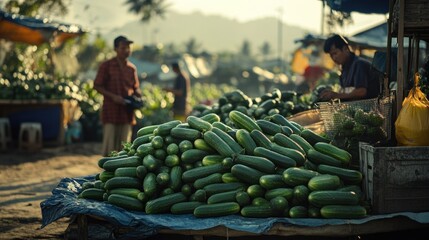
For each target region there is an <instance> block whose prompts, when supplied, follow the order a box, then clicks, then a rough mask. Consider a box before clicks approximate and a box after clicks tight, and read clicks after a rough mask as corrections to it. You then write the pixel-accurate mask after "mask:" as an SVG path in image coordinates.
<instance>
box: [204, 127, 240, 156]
mask: <svg viewBox="0 0 429 240" xmlns="http://www.w3.org/2000/svg"><path fill="white" fill-rule="evenodd" d="M204 141H206V143H207V144H208V145H210V147H212V148H214V149H215V150H216V151H217V152H218V153H219V154H220V155H222V156H224V157H231V156H232V155H234V154H235V152H234V151H233V150H232V148H231V147H230V146H229V145H228V144H227V143H226V142H225V141H224V140H222V138H220V137H219V136H218V135H217V134H215V133H214V132H212V131H207V132H205V133H204Z"/></svg>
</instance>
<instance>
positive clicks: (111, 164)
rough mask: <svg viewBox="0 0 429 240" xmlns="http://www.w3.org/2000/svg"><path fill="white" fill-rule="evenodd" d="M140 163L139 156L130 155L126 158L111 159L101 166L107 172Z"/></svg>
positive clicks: (135, 165)
mask: <svg viewBox="0 0 429 240" xmlns="http://www.w3.org/2000/svg"><path fill="white" fill-rule="evenodd" d="M140 164H141V158H140V157H138V156H131V157H126V158H118V159H112V160H109V161H107V162H105V163H104V164H103V168H104V170H106V171H109V172H115V170H116V169H117V168H120V167H137V166H139V165H140Z"/></svg>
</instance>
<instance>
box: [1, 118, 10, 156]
mask: <svg viewBox="0 0 429 240" xmlns="http://www.w3.org/2000/svg"><path fill="white" fill-rule="evenodd" d="M11 142H12V134H11V130H10V122H9V118H0V150H2V151H4V150H6V149H7V144H8V143H11Z"/></svg>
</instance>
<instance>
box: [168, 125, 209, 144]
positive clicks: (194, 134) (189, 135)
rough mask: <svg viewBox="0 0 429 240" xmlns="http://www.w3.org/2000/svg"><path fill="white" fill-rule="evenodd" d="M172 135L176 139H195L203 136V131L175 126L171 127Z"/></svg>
mask: <svg viewBox="0 0 429 240" xmlns="http://www.w3.org/2000/svg"><path fill="white" fill-rule="evenodd" d="M170 135H171V136H172V137H174V138H176V139H182V140H189V141H195V140H197V139H198V138H201V137H202V133H201V132H200V131H199V130H196V129H192V128H180V127H175V128H173V129H171V132H170Z"/></svg>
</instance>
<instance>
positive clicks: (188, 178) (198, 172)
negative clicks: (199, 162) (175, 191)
mask: <svg viewBox="0 0 429 240" xmlns="http://www.w3.org/2000/svg"><path fill="white" fill-rule="evenodd" d="M222 171H223V166H222V164H220V163H218V164H213V165H209V166H202V167H197V168H193V169H190V170H187V171H185V172H183V174H182V180H183V181H184V182H186V183H189V182H194V181H195V180H197V179H200V178H203V177H207V176H209V175H211V174H213V173H222Z"/></svg>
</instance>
